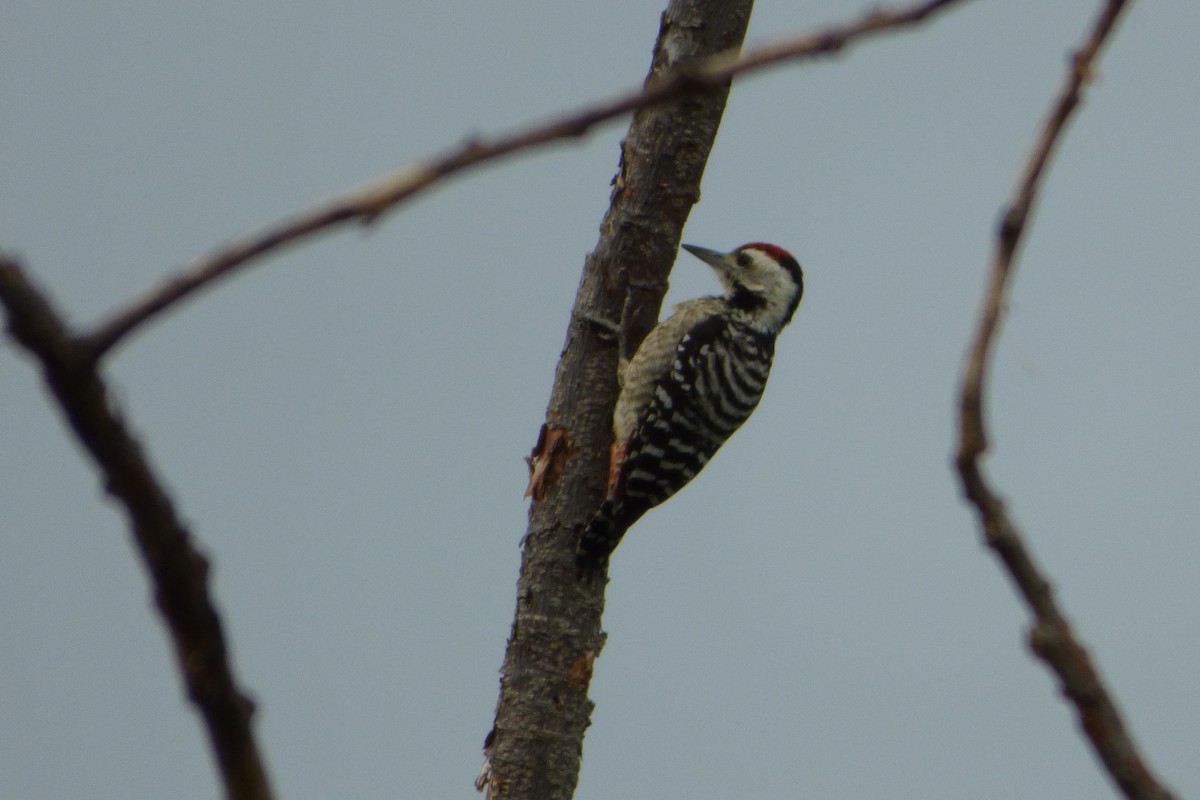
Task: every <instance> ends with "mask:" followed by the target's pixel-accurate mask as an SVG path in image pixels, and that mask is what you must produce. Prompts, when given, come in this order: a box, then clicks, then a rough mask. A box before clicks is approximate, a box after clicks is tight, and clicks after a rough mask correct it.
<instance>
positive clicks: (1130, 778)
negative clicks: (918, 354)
mask: <svg viewBox="0 0 1200 800" xmlns="http://www.w3.org/2000/svg"><path fill="white" fill-rule="evenodd" d="M1127 5H1128V3H1127V2H1126V0H1106V2H1105V3H1104V5H1103V7H1102V8H1101V10H1100V13H1099V16H1098V17H1097V19H1096V21H1095V23H1094V24H1093V26H1092V30H1091V32H1090V34H1089V36H1088V38H1087V40H1086V41H1085V42H1084V43H1083V45H1082V46H1081V47H1080V48H1079V49H1078V50H1077V51H1076V52H1075V54H1074V57H1073V58H1072V61H1071V65H1070V69H1069V71H1068V74H1067V77H1066V80H1065V82H1064V85H1063V88H1062V91H1061V92H1060V94H1059V96H1058V99H1057V100H1056V101H1055V103H1054V105H1053V107H1052V109H1051V112H1050V116H1049V117H1048V118H1047V120H1046V122H1045V123H1044V124H1043V126H1042V130H1041V133H1040V135H1039V137H1038V140H1037V142H1036V144H1035V146H1034V148H1033V151H1032V152H1031V154H1030V156H1029V159H1028V161H1027V162H1026V164H1025V168H1024V171H1023V172H1022V175H1021V181H1020V185H1019V186H1018V188H1017V191H1016V194H1015V195H1014V197H1013V199H1012V201H1011V203H1010V205H1009V206H1008V208H1007V209H1006V210H1005V213H1004V216H1003V220H1002V222H1001V224H1000V229H999V232H998V234H997V241H996V250H995V253H994V255H993V259H992V266H991V275H990V279H989V286H988V291H987V297H986V299H985V301H984V308H983V312H982V314H981V317H980V321H979V328H978V331H977V334H976V338H975V341H974V344H973V346H972V348H971V353H970V356H969V358H968V361H967V366H966V374H965V376H964V378H963V384H962V393H961V397H960V417H959V423H960V432H959V435H960V440H959V451H958V455H957V467H958V473H959V478H960V480H961V482H962V487H963V492H964V493H965V494H966V496H967V498H968V500H970V502H971V503H972V505H974V506H975V509H976V511H977V513H978V516H979V520H980V524H981V525H982V527H983V532H984V535H985V537H986V541H987V544H988V546H989V547H991V548H992V550H993V551H995V553H996V555H997V556H998V557H999V558H1000V560H1001V561H1002V562H1003V564H1004V566H1005V568H1006V569H1007V571H1008V574H1009V577H1010V578H1011V579H1012V581H1013V583H1014V584H1015V585H1016V587H1017V590H1018V591H1019V592H1020V594H1021V596H1022V597H1023V598H1024V600H1025V603H1026V605H1028V607H1029V610H1030V612H1031V613H1032V614H1033V617H1034V624H1033V628H1032V629H1031V631H1030V634H1029V643H1030V647H1031V649H1032V650H1033V652H1034V653H1035V654H1036V655H1037V657H1038V658H1040V659H1041V660H1042V661H1044V662H1045V663H1046V665H1047V666H1048V667H1049V668H1050V669H1051V670H1052V671H1053V672H1054V673H1055V674H1056V675H1057V676H1058V679H1059V681H1060V683H1061V686H1062V692H1063V694H1064V695H1066V697H1068V698H1069V699H1070V701H1071V702H1072V703H1073V704H1074V706H1075V709H1076V712H1077V713H1078V715H1079V721H1080V726H1081V727H1082V729H1083V732H1084V734H1085V735H1086V736H1087V738H1088V740H1089V742H1090V743H1091V745H1092V748H1093V749H1094V750H1095V752H1096V755H1097V756H1098V757H1099V758H1100V761H1101V762H1102V763H1103V765H1104V768H1105V769H1106V770H1107V771H1108V774H1109V776H1110V777H1111V778H1112V780H1113V781H1114V782H1115V783H1116V784H1117V786H1118V787H1120V789H1121V791H1122V792H1123V793H1124V794H1125V796H1126V797H1128V798H1131V800H1132V798H1138V799H1139V800H1141V799H1143V798H1145V799H1147V800H1148V799H1149V798H1156V799H1157V800H1165V798H1170V797H1171V796H1172V795H1171V793H1170V792H1169V791H1168V790H1167V789H1166V788H1164V787H1163V786H1162V784H1160V783H1159V781H1158V780H1157V779H1156V778H1155V777H1154V775H1153V774H1151V772H1150V769H1149V767H1148V766H1147V765H1146V762H1145V760H1144V759H1143V758H1142V756H1141V755H1140V753H1139V752H1138V750H1137V746H1136V745H1135V744H1134V741H1133V738H1132V736H1131V735H1130V733H1129V731H1128V730H1127V729H1126V727H1125V723H1124V722H1123V721H1122V719H1121V715H1120V712H1119V711H1118V710H1117V707H1116V703H1115V702H1114V700H1113V698H1112V696H1111V694H1110V693H1109V691H1108V689H1107V688H1106V687H1105V685H1104V683H1103V681H1102V680H1101V678H1100V675H1099V673H1098V671H1097V670H1096V667H1095V665H1094V664H1093V662H1092V660H1091V657H1090V656H1089V654H1088V652H1087V650H1086V649H1085V648H1084V647H1083V645H1081V644H1080V643H1079V640H1078V639H1076V638H1075V635H1074V633H1073V632H1072V630H1071V626H1070V623H1069V622H1068V621H1067V619H1066V616H1065V615H1064V614H1063V612H1062V610H1061V609H1060V608H1059V606H1058V603H1057V601H1056V600H1055V598H1054V592H1053V590H1052V589H1051V586H1050V583H1049V581H1048V580H1047V579H1046V578H1045V576H1044V574H1043V572H1042V570H1041V568H1040V567H1039V566H1038V565H1037V563H1036V562H1035V561H1034V558H1033V554H1032V553H1031V552H1030V551H1029V550H1028V549H1027V548H1026V546H1025V543H1024V541H1023V540H1022V538H1021V535H1020V533H1019V532H1018V530H1017V528H1016V526H1015V525H1014V524H1013V522H1012V520H1011V519H1010V518H1009V516H1008V514H1007V512H1006V511H1005V509H1004V504H1003V502H1002V501H1001V500H1000V498H999V497H998V496H997V494H996V493H995V491H993V490H992V488H991V486H990V485H989V484H988V482H987V480H986V479H985V478H984V476H983V472H982V469H981V466H980V463H979V461H980V458H981V457H982V456H983V454H984V452H985V451H986V450H987V433H986V429H985V426H984V419H983V397H984V388H985V379H986V377H987V369H988V366H989V360H990V355H991V351H992V346H993V344H994V342H995V338H996V333H997V330H998V328H999V323H1000V315H1001V312H1002V310H1003V307H1004V299H1005V296H1006V294H1007V289H1008V285H1009V281H1010V279H1011V277H1012V271H1013V269H1014V267H1015V263H1016V253H1017V248H1018V246H1019V245H1020V243H1021V237H1022V234H1023V233H1024V231H1025V225H1026V223H1027V221H1028V220H1029V216H1030V214H1031V212H1032V209H1033V206H1034V203H1035V202H1036V200H1037V195H1038V189H1039V187H1040V185H1041V181H1042V177H1043V174H1044V172H1045V170H1046V167H1047V165H1048V164H1049V161H1050V158H1051V156H1052V155H1053V153H1054V151H1055V149H1056V148H1057V147H1058V145H1059V143H1060V142H1061V141H1062V137H1063V134H1064V131H1065V130H1066V125H1067V122H1068V121H1069V120H1070V118H1071V116H1072V115H1073V113H1074V111H1075V110H1076V108H1077V107H1078V105H1079V102H1080V100H1081V98H1082V95H1083V91H1084V88H1085V86H1086V85H1087V83H1088V81H1089V80H1090V79H1091V78H1092V75H1093V70H1094V64H1095V61H1096V58H1097V56H1098V55H1099V53H1100V50H1101V48H1102V47H1103V46H1104V44H1105V43H1106V42H1107V40H1108V38H1109V36H1110V34H1111V33H1112V31H1113V28H1114V26H1115V25H1116V22H1117V20H1118V18H1119V17H1120V15H1121V12H1122V11H1124V9H1125V8H1126V6H1127Z"/></svg>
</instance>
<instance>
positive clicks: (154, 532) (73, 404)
mask: <svg viewBox="0 0 1200 800" xmlns="http://www.w3.org/2000/svg"><path fill="white" fill-rule="evenodd" d="M0 304H3V305H4V307H5V309H6V312H7V318H8V332H9V335H10V336H11V337H12V338H13V339H14V340H15V341H16V342H17V343H18V344H20V345H21V346H22V347H24V348H25V349H26V350H28V351H29V352H30V353H31V354H32V355H33V356H34V357H35V358H36V359H37V360H38V361H39V362H40V364H41V367H42V374H43V377H44V378H45V381H46V385H47V386H48V387H49V389H50V391H51V392H52V393H53V394H54V397H55V399H56V400H57V401H58V404H59V406H60V407H61V409H62V411H63V414H64V415H65V417H66V419H67V422H68V423H69V424H70V426H71V427H72V428H73V429H74V431H75V435H76V436H78V437H79V440H80V441H81V442H82V443H83V445H84V446H85V447H86V448H87V450H88V452H89V453H90V454H91V457H92V460H93V461H94V462H95V463H96V466H97V467H99V469H100V471H101V473H102V476H103V481H104V488H105V490H106V491H107V492H108V493H109V494H111V495H112V496H113V497H114V498H116V499H117V500H118V501H119V502H120V503H121V505H123V506H124V507H125V511H126V513H127V514H128V516H129V520H130V527H131V528H132V530H133V535H134V538H135V539H136V541H137V545H138V549H139V550H140V552H141V555H142V560H143V562H144V563H145V565H146V568H147V570H148V571H149V573H150V577H151V579H152V580H153V582H154V593H155V600H156V601H157V603H158V608H159V610H160V611H161V613H162V615H163V618H164V619H165V620H166V622H167V628H168V631H169V632H170V634H171V639H172V641H173V642H174V644H175V656H176V658H177V659H178V661H179V669H180V671H181V672H182V673H183V677H184V681H185V682H186V684H187V688H188V695H189V696H190V697H191V700H192V702H193V703H195V704H196V706H197V707H198V708H199V710H200V713H201V715H202V716H203V718H204V722H205V724H206V725H207V727H208V736H209V741H210V743H211V744H212V748H213V751H214V752H215V754H216V757H217V762H218V765H219V766H220V770H221V775H222V778H223V780H224V783H225V791H226V796H227V797H228V798H230V800H270V797H271V790H270V786H269V784H268V780H267V774H266V769H265V767H264V765H263V760H262V757H261V755H260V754H259V750H258V745H257V744H256V743H255V740H254V733H253V730H252V729H251V725H250V721H251V716H252V714H253V704H252V703H251V701H250V700H249V698H247V697H246V696H245V695H243V694H242V692H241V691H240V690H239V689H238V686H237V681H236V680H235V678H234V675H233V669H232V667H231V666H230V663H229V654H228V652H227V648H226V645H225V636H224V634H223V633H222V630H221V620H220V618H219V617H218V616H217V612H216V610H215V609H214V608H213V604H212V598H211V597H210V595H209V592H208V561H207V560H206V559H205V557H204V556H203V555H202V554H201V553H200V552H199V551H197V550H196V547H195V546H194V545H193V543H192V541H191V536H190V534H189V533H188V531H187V529H186V528H185V527H184V525H183V523H182V522H181V521H180V519H179V515H178V513H177V512H176V510H175V506H174V504H173V503H172V501H171V498H170V497H169V496H168V495H167V492H166V490H165V489H164V488H163V486H162V483H161V482H160V481H159V479H158V478H157V476H156V475H155V474H154V472H153V470H152V469H151V467H150V464H149V462H148V461H147V460H146V456H145V454H144V453H143V452H142V448H141V445H140V444H139V442H138V441H137V439H136V438H135V437H134V435H133V433H132V432H130V430H129V428H128V426H127V425H126V424H125V421H124V420H123V419H122V417H121V412H120V409H119V407H118V405H117V401H116V398H114V397H113V396H112V394H111V393H110V392H109V391H108V388H107V387H106V386H105V383H104V380H103V379H102V378H101V376H100V375H99V374H98V373H97V371H96V367H95V362H94V360H92V359H91V358H89V357H88V353H87V351H86V349H85V347H84V346H83V345H81V343H80V341H79V339H77V338H76V337H75V336H74V335H73V334H72V332H71V331H70V329H69V328H68V327H67V325H66V323H65V322H63V318H62V316H61V315H60V314H59V313H58V312H57V311H56V310H55V309H54V308H53V306H51V304H50V301H49V300H48V299H47V298H46V297H45V295H43V294H42V293H41V292H40V291H39V290H38V289H37V287H35V286H34V285H33V284H32V283H30V281H29V280H28V279H27V278H26V277H25V274H24V272H23V271H22V270H21V268H20V266H18V265H17V264H16V263H15V262H14V261H10V260H7V259H4V258H3V257H0Z"/></svg>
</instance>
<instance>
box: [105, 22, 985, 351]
mask: <svg viewBox="0 0 1200 800" xmlns="http://www.w3.org/2000/svg"><path fill="white" fill-rule="evenodd" d="M965 1H966V0H926V2H923V3H919V4H917V5H914V6H912V7H910V8H906V9H899V10H892V11H888V10H884V9H876V10H873V11H869V12H867V13H866V14H864V15H863V16H862V17H860V18H858V19H857V20H854V21H852V22H848V23H844V24H841V25H834V26H830V27H828V28H825V29H823V30H819V31H816V32H815V33H808V34H802V35H800V36H796V37H793V38H788V39H782V40H780V41H778V42H775V43H772V44H766V45H763V46H761V47H757V48H755V49H754V50H752V51H751V52H749V53H746V54H745V55H743V56H742V57H740V58H739V57H737V55H736V53H727V54H721V55H717V56H713V57H710V58H707V59H704V60H702V61H697V62H694V63H691V64H688V65H686V66H685V67H684V68H681V69H678V70H675V71H673V72H671V73H670V74H668V75H665V76H663V77H662V78H660V79H657V80H655V81H653V82H649V83H647V85H646V86H645V87H643V88H642V89H639V90H635V91H631V92H627V93H625V94H623V95H620V96H618V97H616V98H614V99H611V100H607V101H602V102H598V103H594V104H592V105H589V106H587V107H585V108H583V109H581V110H579V111H576V112H573V113H570V114H566V115H563V116H559V117H555V118H553V119H551V120H548V121H546V122H542V123H539V124H537V125H533V126H530V127H526V128H521V129H519V130H516V131H514V132H512V133H507V134H501V135H499V136H496V137H494V138H490V139H481V138H473V139H470V140H468V141H466V142H464V143H462V144H460V145H458V146H457V147H453V148H451V149H449V150H447V151H445V152H444V153H442V154H441V155H437V156H434V157H432V158H429V159H427V160H425V161H420V162H417V163H416V164H413V165H411V166H409V167H406V168H404V169H402V170H400V171H398V172H395V173H392V174H391V175H387V176H385V177H383V178H380V179H379V180H377V181H374V182H372V183H370V184H368V185H366V186H364V187H362V188H360V189H356V190H353V191H350V192H348V193H347V194H344V195H342V196H339V197H335V198H333V199H331V200H328V201H325V202H323V203H321V204H319V205H317V206H314V207H313V208H311V209H308V210H306V211H302V212H300V213H298V214H295V215H293V216H290V217H287V218H285V219H283V220H280V221H279V222H276V223H273V224H271V225H269V226H267V227H266V228H263V229H261V230H259V231H255V232H251V233H248V234H245V235H243V236H240V237H238V238H236V239H234V240H233V241H231V242H229V243H228V244H225V245H223V246H221V247H219V248H218V249H217V250H215V251H214V252H212V253H210V254H208V255H206V256H202V257H200V258H198V259H197V260H195V261H193V262H192V263H191V264H189V265H188V266H186V267H184V268H183V269H182V270H180V271H179V272H177V273H176V274H174V275H172V276H170V277H168V278H166V279H165V280H164V281H163V282H162V283H160V284H158V285H156V286H153V287H151V288H150V289H148V290H147V291H146V292H145V293H144V294H142V296H140V297H138V298H135V299H134V300H132V301H131V302H130V303H129V305H128V306H126V307H125V308H123V309H120V310H118V311H116V312H114V313H113V314H112V315H111V316H110V317H109V318H108V319H107V320H105V321H103V322H101V323H99V324H98V325H97V326H96V327H95V328H94V329H93V330H92V331H91V332H90V333H87V334H86V335H85V336H84V337H83V344H84V345H85V346H86V348H87V350H88V352H89V353H90V356H91V358H93V359H99V358H100V357H101V356H103V355H104V354H105V353H106V352H108V351H109V350H110V349H111V348H112V347H113V346H114V345H115V344H116V343H117V342H119V341H120V340H121V339H122V338H124V337H125V336H127V335H128V334H129V333H130V332H131V331H133V330H134V329H135V328H137V327H139V326H140V325H142V324H143V323H145V322H146V321H147V320H149V319H151V318H152V317H154V316H156V315H158V314H159V313H161V312H162V311H164V310H165V309H167V308H169V307H171V306H172V305H174V304H175V303H177V302H179V301H180V300H183V299H184V298H186V297H189V296H190V295H191V294H192V293H193V292H195V291H197V290H198V289H201V288H204V287H205V286H208V285H209V284H211V283H213V282H214V281H216V280H218V279H219V278H222V277H225V276H228V275H230V274H232V273H233V272H234V271H235V270H236V269H238V268H240V267H243V266H245V265H247V264H249V263H250V262H251V261H253V260H254V259H256V258H258V257H260V256H262V255H265V254H267V253H269V252H272V251H274V250H277V249H279V248H280V247H282V246H284V245H287V244H291V243H295V242H298V241H300V240H302V239H304V238H307V237H309V236H312V235H314V234H317V233H320V232H323V231H327V230H330V229H332V228H334V227H336V226H339V225H342V224H344V223H347V222H357V223H360V224H369V223H371V222H374V221H375V220H376V219H378V218H379V217H380V215H382V214H384V213H385V212H387V211H390V210H392V209H394V208H395V207H396V206H398V205H400V204H401V203H403V202H405V201H406V200H409V199H410V198H412V197H413V196H415V195H416V194H418V193H420V192H422V191H424V190H426V189H429V188H431V187H432V186H434V185H435V184H437V183H439V182H440V181H442V180H444V179H445V178H447V177H449V176H451V175H454V174H456V173H459V172H462V171H464V170H466V169H468V168H471V167H476V166H480V165H482V164H484V163H487V162H490V161H496V160H498V159H500V158H503V157H506V156H510V155H513V154H515V153H517V152H520V151H523V150H529V149H531V148H534V147H538V146H542V145H546V144H550V143H552V142H555V141H560V140H565V139H572V138H579V137H581V136H583V135H584V134H586V133H587V132H588V131H589V130H591V129H592V128H593V127H595V126H597V125H599V124H600V123H603V122H606V121H608V120H611V119H614V118H616V117H620V116H623V115H625V114H629V113H631V112H633V111H636V110H637V109H640V108H647V107H650V106H653V105H658V104H660V103H665V102H669V101H671V100H675V99H678V98H680V97H682V96H684V95H686V94H689V93H694V92H697V91H705V90H711V89H718V88H721V87H723V86H725V85H726V84H727V83H728V82H729V81H730V80H731V79H732V78H733V77H734V76H735V75H739V74H741V73H743V72H752V71H756V70H761V69H764V68H766V67H769V66H772V65H775V64H779V63H781V62H784V61H791V60H797V59H801V58H810V57H813V56H819V55H826V54H831V53H835V52H838V51H840V50H842V49H844V48H845V47H847V46H848V45H850V44H852V43H854V42H857V41H859V40H861V39H864V38H867V37H869V36H872V35H875V34H880V33H884V32H886V31H890V30H894V29H897V28H901V27H905V26H910V25H915V24H917V23H919V22H922V21H923V20H925V19H927V18H929V17H931V16H932V15H934V14H935V13H937V12H940V11H942V10H944V9H946V8H948V7H949V6H952V5H955V4H957V3H961V2H965Z"/></svg>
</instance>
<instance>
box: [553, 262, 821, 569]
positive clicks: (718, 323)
mask: <svg viewBox="0 0 1200 800" xmlns="http://www.w3.org/2000/svg"><path fill="white" fill-rule="evenodd" d="M683 249H684V250H687V251H688V252H689V253H691V254H692V255H694V256H695V257H696V258H698V259H700V260H701V261H703V262H704V263H705V264H708V265H709V266H710V267H712V269H713V270H714V271H715V272H716V273H717V278H718V280H719V281H720V282H721V287H722V289H723V290H724V291H723V292H722V293H721V294H719V295H713V296H707V297H697V298H694V299H692V300H686V301H684V302H683V303H680V304H679V305H677V306H675V308H674V311H673V313H672V314H671V315H670V316H669V317H667V319H665V320H663V321H662V322H660V323H659V324H658V325H656V326H655V327H654V328H653V329H652V330H651V331H650V333H649V334H648V335H647V336H646V338H645V339H644V340H643V341H642V344H641V346H640V347H638V349H637V352H636V353H634V355H633V358H631V359H630V360H629V363H628V364H625V365H623V366H619V367H618V381H619V384H620V393H619V395H618V397H617V404H616V408H615V409H614V411H613V441H612V446H611V449H610V458H609V472H608V489H607V494H606V496H605V498H604V500H603V502H602V503H601V504H600V508H599V509H598V510H597V511H596V512H595V514H594V515H593V516H592V517H591V519H590V521H589V522H588V525H587V527H586V528H585V529H584V531H583V534H582V535H581V536H580V538H579V543H578V546H577V548H576V553H575V564H576V571H577V575H578V577H579V578H580V579H589V580H592V579H594V578H595V577H596V576H597V575H598V574H599V573H600V572H601V571H602V570H605V569H606V568H607V566H608V562H609V557H610V556H611V555H612V552H613V550H615V549H616V547H617V545H618V544H619V543H620V541H621V538H622V537H623V536H624V535H625V532H626V531H627V530H629V528H630V526H632V525H633V524H634V523H635V522H637V521H638V520H639V519H640V518H641V517H642V515H643V514H645V513H646V512H647V511H649V510H650V509H652V508H654V507H655V506H657V505H659V504H660V503H662V502H663V501H665V500H667V499H668V498H669V497H671V496H672V495H674V494H675V493H676V492H678V491H679V490H680V489H682V488H683V487H684V486H685V485H686V484H687V483H688V482H689V481H690V480H691V479H692V478H694V477H695V476H696V474H697V473H699V472H700V470H701V469H703V467H704V465H705V464H707V463H708V461H709V459H710V458H712V456H713V454H714V453H716V452H717V450H718V449H719V448H720V447H721V445H722V444H724V443H725V442H726V441H727V440H728V439H729V437H730V436H731V435H732V434H733V432H734V431H736V430H737V429H738V428H739V427H741V425H742V423H744V422H745V421H746V420H747V419H748V418H749V417H750V414H751V412H753V411H754V409H755V408H756V407H757V406H758V402H759V400H760V399H761V398H762V394H763V390H764V389H765V388H766V385H767V377H768V375H769V374H770V371H771V361H772V359H773V357H774V354H775V340H776V337H778V335H779V333H780V331H782V330H783V329H784V328H785V327H786V326H787V324H788V323H789V322H791V321H792V317H793V316H794V315H795V313H796V309H797V308H798V307H799V306H800V300H801V298H802V297H803V296H804V273H803V270H802V269H801V267H800V264H799V262H797V261H796V259H795V258H794V257H793V256H792V255H791V254H790V253H789V252H788V251H787V250H784V249H783V248H782V247H779V246H777V245H773V244H767V243H765V242H751V243H749V244H744V245H742V246H741V247H738V248H736V249H734V250H732V251H730V252H728V253H723V252H719V251H717V250H710V249H708V248H705V247H697V246H695V245H688V244H685V245H683Z"/></svg>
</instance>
